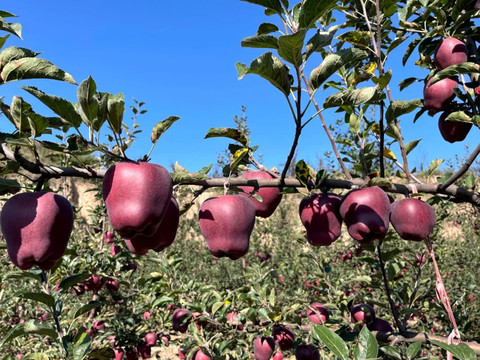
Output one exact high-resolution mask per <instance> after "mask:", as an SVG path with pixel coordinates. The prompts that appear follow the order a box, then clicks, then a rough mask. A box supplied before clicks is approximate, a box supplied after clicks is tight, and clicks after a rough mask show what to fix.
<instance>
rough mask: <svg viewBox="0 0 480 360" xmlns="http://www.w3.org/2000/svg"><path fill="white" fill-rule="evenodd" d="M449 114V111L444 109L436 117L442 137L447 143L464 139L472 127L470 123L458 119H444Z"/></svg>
mask: <svg viewBox="0 0 480 360" xmlns="http://www.w3.org/2000/svg"><path fill="white" fill-rule="evenodd" d="M449 114H450V112H449V111H445V112H443V113H442V115H440V117H439V118H438V129H439V130H440V134H441V135H442V137H443V139H444V140H446V141H448V142H449V143H454V142H457V141H463V140H465V138H466V137H467V135H468V133H469V132H470V129H471V128H472V124H471V123H466V122H460V121H448V120H446V119H447V117H448V115H449Z"/></svg>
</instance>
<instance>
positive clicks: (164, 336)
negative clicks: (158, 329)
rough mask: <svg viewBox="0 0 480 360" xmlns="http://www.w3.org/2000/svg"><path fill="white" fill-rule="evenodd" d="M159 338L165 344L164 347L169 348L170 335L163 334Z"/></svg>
mask: <svg viewBox="0 0 480 360" xmlns="http://www.w3.org/2000/svg"><path fill="white" fill-rule="evenodd" d="M160 338H161V339H162V340H163V343H164V344H165V347H169V346H170V335H168V334H163V335H162V336H161V337H160Z"/></svg>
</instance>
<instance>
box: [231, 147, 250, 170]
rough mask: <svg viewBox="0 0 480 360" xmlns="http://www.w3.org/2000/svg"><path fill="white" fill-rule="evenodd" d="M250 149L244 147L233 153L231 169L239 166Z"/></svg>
mask: <svg viewBox="0 0 480 360" xmlns="http://www.w3.org/2000/svg"><path fill="white" fill-rule="evenodd" d="M249 150H250V149H249V148H242V149H239V150H237V151H236V152H235V154H233V156H232V158H231V162H230V171H233V170H234V169H236V168H237V167H238V165H240V163H241V162H242V160H243V159H244V158H245V156H247V155H248V152H249Z"/></svg>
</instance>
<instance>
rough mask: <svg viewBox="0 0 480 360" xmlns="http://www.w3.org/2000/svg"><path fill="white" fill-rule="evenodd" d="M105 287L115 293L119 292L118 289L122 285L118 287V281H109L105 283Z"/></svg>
mask: <svg viewBox="0 0 480 360" xmlns="http://www.w3.org/2000/svg"><path fill="white" fill-rule="evenodd" d="M105 287H106V288H107V290H108V291H110V292H112V293H113V292H117V291H118V288H119V287H120V285H118V281H116V280H113V279H109V280H107V281H106V282H105Z"/></svg>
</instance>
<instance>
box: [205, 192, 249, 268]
mask: <svg viewBox="0 0 480 360" xmlns="http://www.w3.org/2000/svg"><path fill="white" fill-rule="evenodd" d="M199 219H200V220H199V224H200V231H201V232H202V234H203V236H204V237H205V240H206V241H207V246H208V250H209V251H210V252H211V253H212V254H213V255H214V256H216V257H224V256H226V257H229V258H230V259H232V260H236V259H238V258H240V257H242V256H244V255H245V254H247V252H248V248H249V245H250V234H251V233H252V230H253V227H254V225H255V207H254V206H253V204H252V202H251V201H250V200H248V198H246V197H244V196H240V195H224V196H220V197H215V198H210V199H207V200H205V201H204V203H203V204H202V206H201V207H200V215H199Z"/></svg>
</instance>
